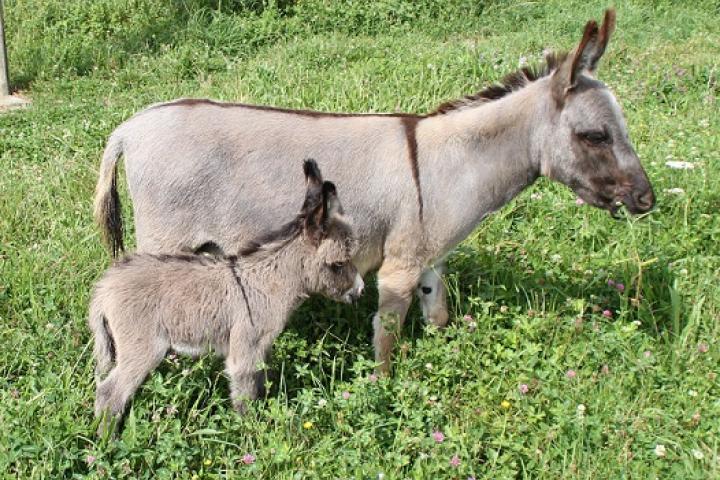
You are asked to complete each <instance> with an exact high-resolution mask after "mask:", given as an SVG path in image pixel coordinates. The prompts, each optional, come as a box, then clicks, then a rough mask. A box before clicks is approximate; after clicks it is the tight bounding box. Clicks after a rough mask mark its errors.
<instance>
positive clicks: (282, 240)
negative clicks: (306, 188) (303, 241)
mask: <svg viewBox="0 0 720 480" xmlns="http://www.w3.org/2000/svg"><path fill="white" fill-rule="evenodd" d="M304 222H305V214H304V213H301V214H299V215H298V216H297V217H295V219H293V220H291V221H289V222H288V223H286V224H285V225H283V226H282V227H280V228H278V229H277V230H272V231H270V232H267V233H265V234H263V235H260V236H259V237H256V238H255V239H253V240H250V241H249V242H248V243H247V244H245V246H243V247H242V248H241V249H240V251H239V252H238V256H239V257H249V256H252V255H254V254H256V253H259V252H264V253H273V252H276V251H278V250H280V249H281V248H282V247H284V246H285V245H287V244H288V242H290V241H292V240H294V239H295V238H297V236H298V235H300V233H301V232H302V227H303V224H304Z"/></svg>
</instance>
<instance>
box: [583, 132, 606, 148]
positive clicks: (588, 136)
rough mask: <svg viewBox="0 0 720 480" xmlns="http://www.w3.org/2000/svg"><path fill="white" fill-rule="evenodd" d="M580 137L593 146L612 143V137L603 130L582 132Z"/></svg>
mask: <svg viewBox="0 0 720 480" xmlns="http://www.w3.org/2000/svg"><path fill="white" fill-rule="evenodd" d="M578 136H579V137H580V138H582V139H583V140H585V141H586V142H588V143H591V144H593V145H602V144H604V143H609V142H610V136H609V135H608V134H607V133H605V132H603V131H601V130H596V131H590V132H580V133H578Z"/></svg>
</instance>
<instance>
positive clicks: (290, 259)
mask: <svg viewBox="0 0 720 480" xmlns="http://www.w3.org/2000/svg"><path fill="white" fill-rule="evenodd" d="M304 171H305V177H306V182H307V188H306V193H305V202H304V204H303V207H302V210H301V212H300V214H299V215H298V216H297V217H296V218H295V220H293V221H292V222H290V223H288V224H287V225H285V226H284V227H283V228H281V229H280V230H278V231H276V232H273V233H271V234H269V235H266V236H265V237H263V238H261V239H259V240H258V241H256V242H252V243H251V244H250V245H249V246H248V247H246V248H245V249H244V250H243V251H241V252H240V256H239V257H225V258H209V257H205V256H200V255H148V254H136V255H131V256H127V257H125V258H124V259H122V260H120V261H119V262H117V263H116V264H115V265H114V266H113V267H111V268H110V269H109V270H108V271H107V272H106V273H105V275H104V276H103V278H102V279H100V281H99V282H98V283H97V285H96V287H95V291H94V294H93V298H92V301H91V304H90V315H89V323H90V328H91V329H92V331H93V333H94V336H95V350H94V353H95V359H96V362H97V369H96V382H97V391H96V399H95V414H96V415H97V416H104V417H105V418H104V419H103V421H101V424H100V427H99V430H98V433H99V434H103V433H104V432H105V431H106V429H107V427H108V426H109V423H108V422H109V421H111V420H113V419H114V420H119V419H120V418H121V417H122V414H123V412H124V411H125V408H126V405H127V403H128V401H129V400H130V398H131V397H132V396H133V394H134V392H135V391H136V390H137V389H138V387H139V386H140V385H141V384H142V382H143V381H144V379H145V377H146V376H147V375H148V374H149V373H150V372H151V371H152V370H153V369H154V368H155V367H157V365H158V364H159V363H160V362H161V361H162V359H163V358H164V357H165V355H166V353H167V352H168V351H169V350H174V351H177V352H179V353H186V354H190V355H194V356H196V355H200V354H202V353H204V352H205V351H207V350H208V349H212V350H214V351H215V352H216V353H217V354H218V355H220V356H223V357H225V359H226V360H225V366H226V372H227V375H228V376H229V378H230V388H231V398H232V402H233V407H234V408H235V409H236V410H237V411H239V412H242V411H243V410H244V407H245V405H244V401H245V400H247V399H255V398H257V396H258V387H259V379H260V375H259V374H258V372H257V364H258V362H260V361H262V360H263V359H264V358H265V356H266V355H267V353H268V352H269V350H270V347H271V346H272V343H273V340H275V338H276V337H277V336H278V335H279V334H280V332H281V331H282V329H283V328H284V326H285V324H286V322H287V320H288V318H289V316H290V314H291V313H292V311H293V310H294V309H295V308H296V307H297V306H298V305H299V304H300V302H301V301H302V299H304V298H306V297H307V296H308V294H311V293H321V294H324V295H326V296H328V297H331V298H334V299H337V300H342V301H345V302H351V301H352V300H354V299H355V298H356V297H358V296H359V295H360V294H361V293H362V290H363V286H364V285H363V281H362V278H361V277H360V275H359V274H358V272H357V270H356V269H355V266H354V264H353V263H352V260H351V259H352V256H353V254H354V253H355V237H354V234H353V231H352V228H351V227H350V224H349V223H348V221H347V220H346V219H345V218H344V217H343V215H342V207H341V205H340V202H339V200H338V198H337V194H336V190H335V186H334V185H333V184H332V183H330V182H323V181H322V177H321V174H320V171H319V169H318V167H317V165H316V164H315V162H314V161H312V160H309V161H306V162H305V165H304ZM113 363H114V364H115V365H114V367H113V368H112V369H111V366H112V364H113ZM108 371H109V373H108ZM106 373H107V376H106V377H105V378H104V379H103V378H102V376H103V375H105V374H106Z"/></svg>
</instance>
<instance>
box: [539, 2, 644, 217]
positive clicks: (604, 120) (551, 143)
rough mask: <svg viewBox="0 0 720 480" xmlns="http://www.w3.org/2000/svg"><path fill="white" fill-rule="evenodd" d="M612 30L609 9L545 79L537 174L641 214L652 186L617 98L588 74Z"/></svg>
mask: <svg viewBox="0 0 720 480" xmlns="http://www.w3.org/2000/svg"><path fill="white" fill-rule="evenodd" d="M614 29H615V12H614V10H607V11H606V12H605V19H604V21H603V24H602V26H600V27H598V25H597V23H596V22H595V21H590V22H588V23H587V25H586V26H585V32H584V34H583V37H582V40H581V41H580V44H579V45H578V46H577V48H576V49H575V50H574V51H573V52H572V53H570V54H569V55H568V56H567V57H565V58H564V59H563V60H561V61H560V64H559V65H558V66H557V68H556V69H555V71H554V72H553V73H552V76H551V77H550V78H549V81H548V85H549V87H550V91H551V96H552V101H551V102H550V105H551V107H550V110H552V113H551V117H552V118H553V120H552V121H551V122H549V124H548V126H547V128H546V129H545V130H544V131H543V132H542V138H540V139H538V140H539V142H540V143H541V145H542V146H541V150H542V151H544V152H545V154H544V155H542V159H541V172H542V173H543V174H544V175H546V176H548V177H550V178H552V179H555V180H558V181H560V182H562V183H564V184H565V185H567V186H568V187H570V188H571V189H572V190H573V191H574V192H575V193H576V194H577V195H579V196H580V198H582V199H583V200H585V201H586V202H587V203H589V204H591V205H594V206H596V207H600V208H604V209H607V210H609V211H610V212H611V213H613V214H614V213H615V212H616V211H617V210H618V208H620V206H621V205H622V204H625V205H626V207H627V209H628V210H629V211H630V212H631V213H644V212H647V211H649V210H650V209H652V208H653V206H654V205H655V195H654V194H653V189H652V186H651V185H650V181H649V180H648V178H647V175H646V174H645V170H643V167H642V165H641V164H640V160H639V159H638V156H637V154H636V153H635V150H634V149H633V147H632V145H631V143H630V140H629V138H628V132H627V126H626V124H625V120H624V118H623V114H622V111H621V109H620V106H619V104H618V102H617V100H616V99H615V97H614V96H613V94H612V93H611V92H610V90H608V88H607V87H606V86H605V84H603V83H602V82H600V81H598V80H596V79H595V78H594V73H595V70H596V68H597V65H598V61H599V60H600V57H602V55H603V53H604V52H605V47H606V46H607V44H608V41H609V40H610V35H611V34H612V32H613V30H614Z"/></svg>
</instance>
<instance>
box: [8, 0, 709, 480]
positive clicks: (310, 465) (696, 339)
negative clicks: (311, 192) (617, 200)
mask: <svg viewBox="0 0 720 480" xmlns="http://www.w3.org/2000/svg"><path fill="white" fill-rule="evenodd" d="M604 7H605V5H602V4H596V5H591V6H589V5H588V4H587V3H586V2H580V1H576V0H568V1H560V0H551V1H548V2H517V3H511V4H508V3H506V2H500V1H491V0H487V1H482V0H473V1H469V0H454V1H450V2H441V1H437V0H422V1H414V2H410V1H400V0H377V1H374V2H357V1H351V0H297V1H291V0H277V1H268V2H263V1H260V0H225V1H222V0H177V1H169V0H165V1H153V0H94V1H92V2H85V1H82V0H66V1H60V0H6V1H5V20H6V29H7V36H8V38H7V39H8V49H9V55H10V65H11V77H12V83H13V84H14V85H15V87H16V88H17V89H18V90H20V91H21V92H22V94H24V95H25V96H27V97H29V98H31V99H32V101H33V104H32V107H31V108H28V109H25V110H16V111H12V112H9V113H3V114H0V476H2V477H3V478H14V477H19V478H66V477H84V476H86V475H87V476H90V477H93V478H120V477H123V476H127V477H138V478H222V477H226V476H227V477H237V478H253V479H254V478H269V479H276V478H277V479H290V478H297V479H300V478H308V479H315V478H328V479H329V478H333V479H334V478H366V479H381V478H385V479H403V478H412V479H434V478H458V479H463V480H464V479H467V478H470V477H474V478H478V479H479V478H489V479H499V478H533V479H534V478H548V479H558V478H586V479H601V478H632V479H636V478H638V479H640V478H641V479H644V478H677V479H708V478H720V421H719V419H720V385H719V384H718V378H717V375H718V374H719V373H720V342H719V340H720V247H719V246H718V245H719V244H720V217H719V216H718V210H719V209H720V173H718V172H719V171H720V154H719V153H718V152H720V115H718V111H719V110H718V107H719V104H718V92H719V90H720V86H719V78H720V30H718V27H717V25H718V23H719V22H720V6H719V4H718V3H717V1H715V0H709V1H705V2H701V1H698V2H674V1H660V2H652V1H650V0H646V1H634V2H618V5H617V10H618V29H617V33H616V35H615V36H614V37H613V39H612V41H611V44H610V47H609V49H608V52H607V53H606V55H605V57H604V58H603V61H602V64H601V67H600V70H599V76H600V78H601V79H602V80H604V81H605V82H607V83H608V85H609V86H610V87H611V88H612V90H613V91H614V92H615V94H616V95H617V97H618V99H619V100H620V102H621V104H622V106H623V108H624V110H625V113H626V116H627V120H628V124H629V129H630V132H631V137H632V140H633V142H634V144H635V146H636V148H637V151H638V154H639V155H640V157H641V158H642V159H643V163H644V165H645V167H646V169H647V171H648V175H649V176H650V179H651V181H652V182H653V184H654V186H655V191H656V194H657V197H658V206H657V208H656V209H655V210H654V211H653V212H652V213H651V214H650V215H648V216H646V217H645V218H642V219H640V220H635V219H630V218H626V219H624V220H622V221H615V220H612V219H611V218H610V217H609V216H608V215H607V213H605V212H602V211H598V210H594V209H591V208H589V207H584V206H577V205H576V204H575V198H574V196H573V195H572V193H571V192H570V191H569V190H568V189H567V188H565V187H563V186H560V185H556V184H551V183H550V182H548V181H544V180H541V181H539V182H538V183H537V184H536V185H534V186H533V187H531V188H530V189H528V190H527V191H526V192H524V193H523V194H522V195H520V196H519V197H518V198H517V199H516V200H515V201H513V202H512V203H511V204H509V205H507V206H506V207H505V208H504V209H503V210H501V211H500V212H498V213H497V214H495V215H493V216H492V217H491V218H489V219H488V220H487V221H485V222H484V223H483V224H481V225H480V226H479V228H478V229H477V230H476V231H475V232H474V233H473V234H472V235H471V237H470V238H468V239H467V240H466V241H465V242H464V243H463V244H461V245H460V246H459V247H458V248H457V249H456V251H455V252H454V254H453V255H452V257H451V258H450V262H449V263H450V274H449V275H448V276H447V281H448V285H449V289H450V291H451V298H450V306H451V312H452V319H451V323H450V326H449V327H448V328H447V329H445V330H437V329H435V328H431V327H427V326H425V325H424V324H423V322H422V319H421V315H420V312H419V309H418V308H417V306H414V307H413V309H412V310H411V313H410V315H409V318H408V321H407V324H406V328H405V330H404V332H403V334H402V337H401V338H400V339H399V347H398V350H397V352H396V359H397V362H396V365H395V372H394V374H393V376H392V377H391V378H380V379H376V378H375V377H374V376H373V375H371V374H372V369H373V363H372V361H371V359H372V355H373V354H372V346H371V342H370V340H371V335H372V332H371V331H372V327H371V322H370V317H371V315H372V313H373V309H374V306H375V302H376V298H375V293H374V292H373V291H370V292H369V293H368V294H367V295H366V297H365V299H364V300H363V301H362V302H361V304H360V305H359V306H358V307H354V308H350V307H345V306H340V305H337V304H334V303H331V302H326V301H320V300H313V301H311V302H308V303H307V304H306V305H305V306H304V307H303V308H302V309H301V310H300V311H299V312H298V313H297V314H296V316H295V318H294V320H293V322H292V323H291V325H290V326H289V328H288V329H287V330H286V332H285V333H284V334H283V335H282V336H281V337H280V339H279V340H278V341H277V342H276V347H275V352H274V355H273V357H272V359H271V360H270V362H269V366H270V367H271V369H273V370H274V371H275V372H277V373H276V374H275V379H274V381H273V383H272V385H271V388H270V390H269V394H268V396H267V398H266V399H265V400H263V401H259V402H256V403H255V404H253V407H252V409H251V410H250V412H249V413H248V414H247V415H246V416H244V417H239V416H238V415H236V414H235V413H234V412H233V410H232V408H231V406H230V403H229V401H228V399H227V397H228V386H227V381H226V380H225V378H224V377H223V375H222V373H221V370H222V363H221V362H220V361H218V360H217V359H214V358H212V357H204V358H202V359H201V360H200V361H191V360H188V359H184V358H169V359H168V360H167V361H166V362H164V364H163V365H162V367H161V368H159V369H158V371H156V372H155V373H154V374H153V375H152V376H151V378H149V379H148V381H147V382H146V384H145V385H144V386H143V387H142V388H141V389H140V391H139V392H138V395H137V397H136V399H135V401H134V403H133V406H132V410H131V411H130V413H129V416H128V420H127V423H126V427H125V430H124V432H123V434H122V437H121V439H120V440H119V441H107V442H100V441H98V440H97V439H96V437H95V435H94V431H95V428H96V423H95V422H94V419H93V414H92V402H93V399H94V384H93V373H92V372H93V362H92V358H91V350H92V342H91V338H90V335H89V331H88V327H87V324H86V318H85V317H86V312H87V303H88V299H89V292H90V288H91V286H92V283H93V281H94V280H95V279H96V278H97V277H98V276H99V275H100V274H101V272H102V271H103V270H104V269H105V268H106V266H107V265H108V263H109V257H108V255H107V253H106V252H105V250H104V249H103V248H102V246H101V244H100V240H99V235H98V232H97V230H96V228H95V227H94V225H93V223H92V215H91V210H92V196H93V190H94V185H95V179H96V171H97V167H98V164H99V159H100V155H101V151H102V148H103V145H104V142H105V139H106V138H107V136H108V134H109V133H110V132H111V131H112V130H113V129H114V128H115V127H116V126H117V125H119V124H120V123H121V122H122V121H123V120H124V119H126V118H127V117H129V116H130V115H132V114H133V113H134V112H135V111H137V110H139V109H141V108H142V107H144V106H145V105H147V104H149V103H153V102H157V101H162V100H169V99H173V98H176V97H180V96H193V97H213V98H217V99H225V100H237V101H244V102H254V103H264V104H272V105H279V106H287V107H302V108H310V109H319V110H331V111H353V112H367V111H373V112H377V111H396V110H398V111H410V112H420V113H422V112H426V111H428V110H430V109H432V108H433V107H435V106H436V105H437V104H438V103H440V102H442V101H444V100H448V99H452V98H455V97H459V96H461V95H464V94H469V93H473V92H474V91H476V90H478V89H479V88H480V87H482V86H484V85H486V84H488V83H489V82H492V81H494V80H498V79H499V78H501V77H502V76H503V75H504V74H506V73H509V72H510V71H513V70H515V69H516V68H517V67H518V63H519V62H520V59H521V57H524V58H526V59H527V60H528V61H529V62H530V63H536V62H538V61H539V60H540V59H541V56H542V51H543V49H545V48H552V49H569V48H572V47H573V46H574V45H575V44H576V42H577V41H579V39H580V36H581V33H582V28H583V26H584V24H585V22H586V21H587V20H588V19H590V18H596V19H600V18H601V16H602V13H603V8H604ZM668 160H684V161H688V162H692V163H693V164H694V166H695V168H694V169H691V170H673V169H670V168H668V167H667V166H666V165H665V162H666V161H668ZM677 189H682V190H677ZM448 193H449V194H452V192H448ZM340 194H341V195H342V192H341V193H340ZM458 200H459V201H462V199H458ZM124 206H125V210H126V213H125V215H126V219H127V220H128V223H129V224H131V222H130V221H129V220H130V209H129V202H128V200H127V197H126V196H125V205H124ZM609 280H612V281H613V282H616V283H622V284H623V285H624V287H625V288H624V290H623V291H619V289H618V288H616V287H613V286H611V285H608V281H609ZM604 310H609V311H610V314H611V317H612V318H608V317H606V316H604V315H603V314H602V312H603V311H604ZM571 377H572V378H571ZM521 385H526V386H527V388H526V387H521ZM525 390H527V391H526V392H525V393H523V392H524V391H525ZM345 392H347V393H349V396H348V395H347V394H345ZM437 432H441V433H442V437H443V438H442V441H438V440H441V438H440V437H441V436H440V435H439V434H438V433H437ZM455 456H456V458H455V460H453V458H454V457H455ZM251 460H253V461H251Z"/></svg>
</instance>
